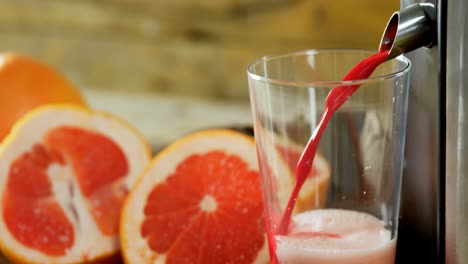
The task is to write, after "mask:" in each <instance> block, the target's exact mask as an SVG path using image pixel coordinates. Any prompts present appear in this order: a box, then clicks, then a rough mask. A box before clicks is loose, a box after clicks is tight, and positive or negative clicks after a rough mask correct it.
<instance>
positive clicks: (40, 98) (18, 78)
mask: <svg viewBox="0 0 468 264" xmlns="http://www.w3.org/2000/svg"><path fill="white" fill-rule="evenodd" d="M0 95H1V96H0V98H1V99H0V100H1V103H0V142H1V141H2V140H3V138H4V137H5V136H6V135H7V134H8V132H9V131H10V129H11V127H12V126H13V124H14V123H15V122H16V121H17V120H18V119H19V118H20V117H22V116H23V115H24V114H25V113H27V112H29V111H30V110H32V109H33V108H36V107H37V106H40V105H44V104H52V103H68V104H77V105H82V106H83V105H85V101H84V99H83V98H82V96H81V94H80V93H79V91H78V89H76V88H75V87H73V86H72V84H70V83H69V82H68V81H67V80H66V79H65V78H64V77H63V76H62V75H61V74H60V73H58V72H57V71H56V70H54V69H53V68H51V67H50V66H47V65H45V64H44V63H42V62H39V61H37V60H34V59H32V58H30V57H28V56H25V55H21V54H18V53H0Z"/></svg>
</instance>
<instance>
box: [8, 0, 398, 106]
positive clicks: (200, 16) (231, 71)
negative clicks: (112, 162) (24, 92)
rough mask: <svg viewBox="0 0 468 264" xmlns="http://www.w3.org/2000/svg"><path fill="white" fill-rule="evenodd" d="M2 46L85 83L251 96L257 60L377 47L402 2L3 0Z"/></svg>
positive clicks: (101, 86) (97, 86) (211, 95)
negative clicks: (250, 74) (249, 73)
mask: <svg viewBox="0 0 468 264" xmlns="http://www.w3.org/2000/svg"><path fill="white" fill-rule="evenodd" d="M0 6H1V8H0V50H17V51H21V52H23V53H26V54H30V55H31V56H34V57H36V58H38V59H40V60H42V61H45V62H47V63H50V64H51V65H53V66H54V67H56V68H58V69H59V70H60V71H62V72H64V73H65V74H66V75H67V77H68V78H70V79H71V80H73V82H74V83H76V84H77V85H79V86H80V87H81V88H83V89H87V88H92V89H103V90H111V91H114V90H115V91H133V92H150V93H152V94H156V95H158V94H164V95H166V94H167V95H175V96H191V97H198V98H212V99H216V100H219V99H222V100H247V98H248V93H247V82H246V77H245V70H246V67H247V65H248V64H249V63H250V62H252V61H253V60H254V59H256V58H258V57H260V56H264V55H267V54H272V53H281V52H286V51H292V50H299V49H307V48H336V47H340V48H371V49H376V45H377V44H378V41H379V38H380V34H381V30H383V27H384V26H385V23H386V20H387V19H388V17H389V16H390V14H391V13H392V12H393V11H394V10H395V9H397V8H398V1H396V0H393V1H375V0H354V1H349V0H334V1H327V0H296V1H292V0H284V1H271V0H255V1H254V0H251V1H247V0H216V1H212V0H201V1H191V0H174V1H164V0H155V1H150V0H106V1H92V0H79V1H78V0H76V1H62V0H42V1H35V0H0Z"/></svg>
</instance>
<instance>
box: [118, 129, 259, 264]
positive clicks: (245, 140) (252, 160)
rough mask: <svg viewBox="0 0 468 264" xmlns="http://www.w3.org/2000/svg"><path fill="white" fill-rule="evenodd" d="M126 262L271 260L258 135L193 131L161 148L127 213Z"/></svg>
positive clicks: (124, 214)
mask: <svg viewBox="0 0 468 264" xmlns="http://www.w3.org/2000/svg"><path fill="white" fill-rule="evenodd" d="M121 217H122V218H121V226H120V228H121V229H120V232H121V244H122V250H123V256H124V259H125V261H126V263H178V264H179V263H265V262H268V252H267V243H266V237H265V227H264V221H263V202H262V191H261V186H260V176H259V172H258V164H257V157H256V149H255V142H254V139H253V138H252V137H250V136H246V135H244V134H242V133H239V132H235V131H232V130H223V129H213V130H204V131H200V132H196V133H193V134H190V135H188V136H186V137H184V138H182V139H180V140H178V141H177V142H175V143H174V144H172V145H170V146H169V147H167V148H166V149H164V150H163V151H162V152H160V153H159V154H158V155H157V156H156V157H154V159H153V161H152V162H151V163H150V166H149V167H148V169H147V170H146V171H145V172H144V173H143V175H142V177H141V178H140V180H139V181H138V183H137V184H136V186H135V187H134V188H133V189H132V190H131V192H130V194H129V196H128V197H127V199H126V202H125V204H124V208H123V211H122V215H121Z"/></svg>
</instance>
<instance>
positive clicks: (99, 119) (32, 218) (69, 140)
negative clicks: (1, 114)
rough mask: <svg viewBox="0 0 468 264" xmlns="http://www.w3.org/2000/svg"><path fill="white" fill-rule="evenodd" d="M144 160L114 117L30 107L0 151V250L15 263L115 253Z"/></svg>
mask: <svg viewBox="0 0 468 264" xmlns="http://www.w3.org/2000/svg"><path fill="white" fill-rule="evenodd" d="M150 158H151V154H150V150H149V147H148V145H147V144H146V142H145V141H144V140H143V139H142V137H141V136H140V135H139V134H138V133H137V132H136V131H135V130H134V129H132V128H130V127H129V126H128V125H126V124H125V123H124V122H122V121H121V120H117V119H116V118H114V117H111V116H110V115H106V114H103V113H98V112H94V111H91V110H86V109H84V108H78V107H76V106H65V105H63V106H45V107H41V108H38V109H36V110H34V111H32V112H30V113H28V114H27V115H26V116H25V117H23V118H22V119H20V121H19V122H18V123H17V124H16V125H15V126H14V127H13V129H12V130H11V133H10V134H9V135H8V136H7V137H6V138H5V140H4V142H3V144H2V146H1V148H0V213H1V217H0V248H1V250H2V251H3V253H4V254H5V255H6V256H7V257H8V258H10V259H11V260H12V261H14V262H15V263H82V262H89V261H95V260H97V259H102V258H105V257H108V256H112V255H113V254H115V253H116V252H117V251H118V250H119V234H118V231H119V217H120V212H121V206H122V204H123V201H124V198H125V197H126V195H127V193H128V190H129V189H130V188H131V187H132V186H133V184H134V182H135V180H136V178H137V177H138V176H139V175H140V174H141V173H142V172H143V170H144V168H145V167H146V166H147V165H148V163H149V161H150Z"/></svg>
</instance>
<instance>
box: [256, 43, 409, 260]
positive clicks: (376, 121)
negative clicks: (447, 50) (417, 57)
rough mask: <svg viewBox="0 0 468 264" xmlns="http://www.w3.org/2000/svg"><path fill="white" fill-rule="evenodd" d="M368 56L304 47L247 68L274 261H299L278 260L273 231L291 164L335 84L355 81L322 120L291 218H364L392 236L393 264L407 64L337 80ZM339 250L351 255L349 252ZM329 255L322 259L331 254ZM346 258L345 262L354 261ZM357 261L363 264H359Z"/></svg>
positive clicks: (400, 62) (389, 64)
mask: <svg viewBox="0 0 468 264" xmlns="http://www.w3.org/2000/svg"><path fill="white" fill-rule="evenodd" d="M372 54H373V53H372V52H370V51H363V50H307V51H301V52H295V53H290V54H284V55H277V56H271V57H264V58H261V59H260V60H258V61H256V62H254V63H253V64H251V65H249V67H248V80H249V90H250V100H251V106H252V113H253V119H254V132H255V139H256V144H257V154H258V162H259V168H260V174H261V177H262V185H263V186H262V187H263V195H264V202H265V223H266V229H267V234H268V238H269V245H270V256H271V259H272V261H273V262H275V261H279V262H280V263H283V262H284V263H293V262H296V263H302V262H301V261H300V260H299V258H298V259H296V260H293V258H291V259H286V258H287V257H282V256H279V255H281V254H279V252H276V251H275V249H276V250H280V249H279V248H278V247H277V246H278V245H277V243H278V241H279V240H278V236H275V234H274V229H275V228H276V227H277V225H278V223H279V220H280V219H279V218H280V217H279V216H281V214H282V213H283V211H284V210H285V206H286V203H287V199H288V198H289V195H290V193H291V191H292V188H293V183H294V170H295V166H296V164H297V161H298V159H299V156H300V154H301V153H302V150H303V149H304V147H305V146H306V144H307V142H308V140H309V138H310V136H311V134H312V132H313V131H314V129H315V127H316V125H317V121H318V120H319V118H320V116H321V114H322V112H323V108H324V102H325V98H326V96H327V95H328V93H329V91H330V90H331V89H332V88H333V87H336V86H339V85H343V84H347V85H349V84H360V85H361V86H360V88H359V89H358V90H357V91H356V92H355V93H354V94H353V95H352V96H351V97H350V98H349V99H348V100H347V102H346V103H344V104H343V106H342V107H341V108H340V109H339V110H338V111H337V112H336V113H335V114H334V116H333V117H332V119H331V120H330V122H329V123H328V126H327V128H326V130H325V132H324V134H323V136H322V138H321V141H320V144H319V148H318V152H317V155H316V158H315V160H314V166H313V169H312V174H313V175H315V176H310V177H309V178H308V179H307V181H306V183H305V184H304V186H303V188H302V190H301V192H300V194H299V198H298V200H297V202H296V207H295V209H294V213H293V219H294V216H297V215H298V214H301V213H303V212H305V211H313V210H318V209H325V208H327V209H332V208H333V209H345V210H354V211H359V212H364V213H367V214H370V215H372V216H374V217H375V218H377V219H378V220H379V221H380V222H381V223H383V226H384V227H385V229H386V230H388V233H389V235H390V236H391V241H392V243H393V245H392V247H391V248H392V249H391V250H390V251H389V252H390V254H389V256H388V258H389V260H388V262H386V263H394V254H395V247H394V246H395V244H396V242H395V241H396V237H397V227H398V215H399V214H398V212H399V203H400V189H401V174H402V164H403V147H404V141H405V126H406V112H407V101H408V84H409V68H410V62H409V60H408V59H406V58H405V57H403V56H400V57H398V58H396V59H392V60H390V61H387V62H385V63H384V64H382V65H380V66H379V67H378V68H377V70H376V71H375V72H374V74H373V75H372V76H371V77H370V78H368V79H365V80H356V81H351V82H350V81H347V82H341V81H340V80H341V78H342V77H343V76H345V74H346V73H347V72H348V71H349V70H350V69H352V68H353V66H355V65H356V64H357V63H358V62H360V61H361V60H362V59H364V58H367V57H368V56H370V55H372ZM286 236H287V235H286ZM311 247H313V246H311ZM289 251H290V250H289ZM343 251H346V252H345V253H346V254H351V255H352V254H354V253H356V252H353V250H352V249H346V250H343ZM330 252H331V251H329V252H328V253H327V254H328V255H330V254H331V255H333V254H334V253H333V252H332V253H330ZM277 253H278V254H277ZM341 253H343V252H341ZM304 256H305V255H304ZM276 258H277V259H276ZM339 259H340V258H339V257H337V258H336V259H335V260H339ZM310 260H317V258H315V259H310ZM310 260H309V261H310ZM348 260H349V261H348V262H346V263H354V262H352V261H351V258H348ZM304 262H306V261H305V260H304ZM336 262H337V261H334V260H333V256H332V257H330V259H329V262H327V260H326V259H320V263H336ZM338 262H339V261H338ZM357 263H366V262H363V261H362V259H361V261H357ZM375 263H383V262H375Z"/></svg>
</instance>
